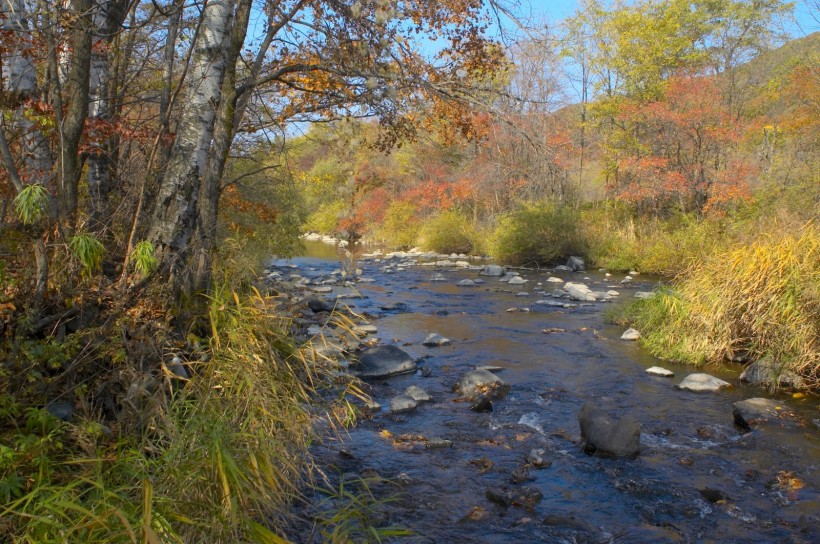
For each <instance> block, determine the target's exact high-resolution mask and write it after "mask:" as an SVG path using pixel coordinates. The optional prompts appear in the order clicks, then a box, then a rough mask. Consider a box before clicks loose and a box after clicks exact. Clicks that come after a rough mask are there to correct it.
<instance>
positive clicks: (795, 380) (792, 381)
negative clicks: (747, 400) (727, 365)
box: [740, 359, 805, 389]
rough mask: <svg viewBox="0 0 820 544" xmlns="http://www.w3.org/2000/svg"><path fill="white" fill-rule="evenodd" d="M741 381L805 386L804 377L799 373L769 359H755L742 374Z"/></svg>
mask: <svg viewBox="0 0 820 544" xmlns="http://www.w3.org/2000/svg"><path fill="white" fill-rule="evenodd" d="M740 381H742V382H746V383H751V384H753V385H765V386H771V385H778V386H780V387H790V388H792V389H802V388H804V387H805V383H804V382H803V378H801V377H800V376H799V375H797V374H795V373H794V372H792V371H791V370H786V369H785V368H783V367H782V366H781V365H777V364H775V363H773V362H771V361H769V360H767V359H761V360H760V361H755V362H753V363H752V364H750V365H749V366H747V367H746V368H745V369H744V370H743V373H742V374H741V375H740Z"/></svg>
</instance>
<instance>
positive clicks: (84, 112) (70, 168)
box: [57, 0, 92, 228]
mask: <svg viewBox="0 0 820 544" xmlns="http://www.w3.org/2000/svg"><path fill="white" fill-rule="evenodd" d="M70 5H71V12H72V19H73V21H72V24H71V27H70V29H69V31H68V34H69V42H68V47H69V52H68V55H69V56H68V66H67V67H66V83H65V87H66V90H67V99H68V100H67V102H64V106H65V109H66V111H65V115H64V117H63V121H62V123H61V126H60V127H59V129H60V153H59V156H58V161H57V164H58V179H59V182H60V192H61V198H60V199H59V206H60V210H59V211H60V216H61V219H63V220H64V221H66V223H67V224H68V226H69V228H73V227H74V226H75V225H74V223H75V222H76V214H77V205H78V186H79V181H80V175H81V173H82V161H81V158H80V139H81V138H82V134H83V129H84V128H85V120H86V118H87V116H88V104H89V76H90V72H91V28H92V22H91V0H71V2H70Z"/></svg>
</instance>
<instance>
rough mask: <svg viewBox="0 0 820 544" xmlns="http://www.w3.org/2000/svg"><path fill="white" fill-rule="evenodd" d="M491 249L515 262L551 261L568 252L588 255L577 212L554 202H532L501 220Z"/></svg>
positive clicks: (496, 256) (503, 257)
mask: <svg viewBox="0 0 820 544" xmlns="http://www.w3.org/2000/svg"><path fill="white" fill-rule="evenodd" d="M491 253H492V255H493V257H494V258H496V259H498V260H499V261H501V262H504V263H508V264H512V265H523V264H528V263H535V264H551V263H555V262H557V261H558V260H560V259H563V258H565V257H567V256H569V255H585V254H586V242H585V240H584V238H583V235H582V230H581V225H580V222H579V217H578V214H577V212H576V211H575V210H573V209H571V208H569V207H563V206H557V205H555V204H553V203H551V202H540V203H529V204H525V205H523V206H522V207H521V208H520V209H519V210H517V211H514V212H511V213H509V214H507V215H505V216H503V217H501V219H500V220H499V222H498V224H497V226H496V229H495V232H494V234H493V237H492V243H491Z"/></svg>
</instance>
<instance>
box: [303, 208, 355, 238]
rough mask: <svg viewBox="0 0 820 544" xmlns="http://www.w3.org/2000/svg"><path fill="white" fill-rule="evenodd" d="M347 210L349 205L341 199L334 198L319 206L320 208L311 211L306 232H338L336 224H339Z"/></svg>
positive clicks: (306, 222)
mask: <svg viewBox="0 0 820 544" xmlns="http://www.w3.org/2000/svg"><path fill="white" fill-rule="evenodd" d="M346 211H347V206H346V205H345V203H344V202H343V201H341V200H334V201H333V202H329V203H326V204H322V205H321V206H319V209H318V210H316V211H315V212H313V213H311V214H310V215H309V216H308V218H307V220H306V221H305V225H304V227H303V230H304V231H306V232H318V233H320V234H333V233H335V232H336V226H337V225H338V224H339V219H340V218H341V217H342V216H343V215H344V214H345V212H346Z"/></svg>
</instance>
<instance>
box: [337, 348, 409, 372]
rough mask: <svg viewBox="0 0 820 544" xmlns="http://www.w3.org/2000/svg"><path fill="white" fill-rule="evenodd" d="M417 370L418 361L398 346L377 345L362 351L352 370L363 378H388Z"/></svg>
mask: <svg viewBox="0 0 820 544" xmlns="http://www.w3.org/2000/svg"><path fill="white" fill-rule="evenodd" d="M413 370H416V361H414V360H413V358H412V357H410V355H409V354H408V353H407V352H406V351H404V350H402V349H400V348H397V347H396V346H392V345H386V346H376V347H372V348H369V349H367V350H365V351H364V352H362V354H361V355H360V356H359V361H358V363H356V364H355V365H351V371H352V372H353V373H354V374H356V375H357V376H359V377H361V378H386V377H388V376H393V375H396V374H403V373H405V372H412V371H413Z"/></svg>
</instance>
